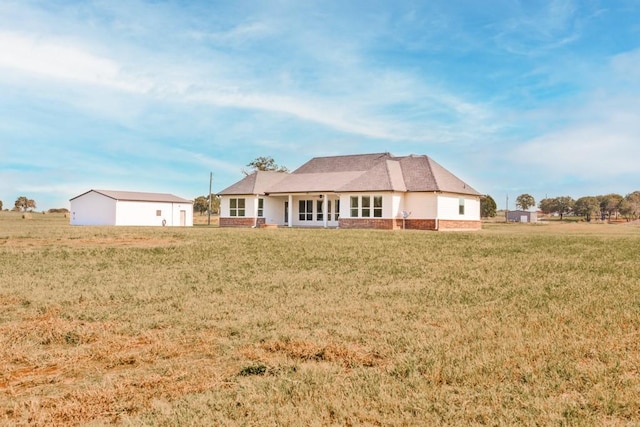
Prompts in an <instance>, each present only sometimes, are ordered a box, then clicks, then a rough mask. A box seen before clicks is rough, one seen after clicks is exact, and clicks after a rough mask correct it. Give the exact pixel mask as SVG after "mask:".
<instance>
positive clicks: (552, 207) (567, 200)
mask: <svg viewBox="0 0 640 427" xmlns="http://www.w3.org/2000/svg"><path fill="white" fill-rule="evenodd" d="M574 205H575V200H573V199H572V198H571V197H569V196H561V197H554V198H552V199H542V200H540V204H539V205H538V206H539V208H540V210H541V211H542V212H544V213H547V214H550V213H557V214H559V215H560V221H562V219H563V217H564V215H565V214H568V213H569V212H571V211H572V210H573V206H574Z"/></svg>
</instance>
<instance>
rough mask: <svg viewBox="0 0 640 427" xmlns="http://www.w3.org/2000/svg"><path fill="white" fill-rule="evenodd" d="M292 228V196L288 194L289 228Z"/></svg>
mask: <svg viewBox="0 0 640 427" xmlns="http://www.w3.org/2000/svg"><path fill="white" fill-rule="evenodd" d="M291 227H293V195H291V194H289V228H291Z"/></svg>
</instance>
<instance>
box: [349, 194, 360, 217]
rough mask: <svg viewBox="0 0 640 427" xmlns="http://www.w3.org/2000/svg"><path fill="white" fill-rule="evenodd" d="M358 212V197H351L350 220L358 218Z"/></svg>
mask: <svg viewBox="0 0 640 427" xmlns="http://www.w3.org/2000/svg"><path fill="white" fill-rule="evenodd" d="M359 211H360V198H359V197H358V196H351V218H358V216H360V215H358V214H359Z"/></svg>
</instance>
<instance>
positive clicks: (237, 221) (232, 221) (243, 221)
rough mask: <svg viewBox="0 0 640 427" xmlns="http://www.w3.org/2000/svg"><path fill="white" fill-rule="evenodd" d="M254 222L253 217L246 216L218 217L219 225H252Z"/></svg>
mask: <svg viewBox="0 0 640 427" xmlns="http://www.w3.org/2000/svg"><path fill="white" fill-rule="evenodd" d="M259 220H260V218H258V221H259ZM263 221H264V219H263ZM255 223H256V219H255V218H247V217H233V218H220V227H253V226H254V225H255Z"/></svg>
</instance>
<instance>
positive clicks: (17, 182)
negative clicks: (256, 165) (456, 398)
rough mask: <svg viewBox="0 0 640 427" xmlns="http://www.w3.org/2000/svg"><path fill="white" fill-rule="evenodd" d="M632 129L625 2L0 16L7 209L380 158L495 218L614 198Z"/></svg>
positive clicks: (33, 7)
mask: <svg viewBox="0 0 640 427" xmlns="http://www.w3.org/2000/svg"><path fill="white" fill-rule="evenodd" d="M639 113H640V2H638V1H636V0H615V1H614V0H610V1H605V0H600V1H598V0H575V1H572V0H526V1H525V0H523V1H518V0H483V1H476V0H431V1H422V0H394V1H391V0H389V1H378V0H366V1H360V0H353V1H344V0H339V1H333V0H322V1H314V0H308V1H307V0H305V1H300V0H268V1H244V0H237V1H217V0H204V1H197V0H193V1H189V0H173V1H169V0H122V1H120V0H82V1H72V0H47V1H42V0H40V1H32V0H0V200H1V201H3V204H4V208H12V207H13V205H14V202H15V200H16V199H17V198H18V197H20V196H25V197H28V198H30V199H33V200H35V201H36V204H37V210H46V209H50V208H63V207H66V208H68V207H69V199H71V198H72V197H75V196H77V195H79V194H82V193H84V192H86V191H88V190H90V189H109V190H129V191H148V192H159V193H172V194H175V195H177V196H180V197H184V198H188V199H193V198H195V197H197V196H200V195H206V194H208V192H209V176H210V175H209V174H210V173H211V172H212V173H213V192H214V193H215V192H216V191H220V190H222V189H224V188H226V187H227V186H229V185H231V184H233V183H234V182H236V181H238V180H240V179H241V178H242V177H243V175H242V170H243V169H246V168H247V164H248V163H249V162H251V161H252V160H254V159H255V158H257V157H259V156H271V157H273V158H274V159H275V161H276V163H277V164H279V165H282V166H286V167H287V168H289V169H290V170H294V169H296V168H297V167H299V166H301V165H302V164H303V163H305V162H306V161H307V160H309V159H310V158H312V157H316V156H334V155H345V154H362V153H378V152H390V153H392V154H395V155H398V156H401V155H409V154H425V155H428V156H430V157H432V158H433V159H434V160H435V161H436V162H438V163H440V164H441V165H442V166H444V167H445V168H447V169H448V170H450V171H451V172H453V173H454V174H455V175H457V176H458V177H460V178H461V179H463V180H465V181H466V182H467V183H468V184H470V185H471V186H472V187H473V188H475V189H476V190H478V191H479V192H481V193H483V194H489V195H491V196H492V197H493V198H494V200H495V201H496V202H497V204H498V208H501V209H502V208H504V207H506V204H507V200H508V201H509V206H508V207H509V208H511V209H514V208H515V206H514V201H515V199H516V197H517V196H518V195H520V194H525V193H526V194H531V195H532V196H533V197H534V198H535V200H536V202H539V201H540V200H541V199H542V198H545V197H557V196H571V197H573V198H575V199H577V198H579V197H582V196H592V195H600V194H608V193H618V194H622V195H625V194H627V193H630V192H632V191H635V190H640V143H639V142H640V141H639V137H640V118H639V117H638V115H639Z"/></svg>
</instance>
